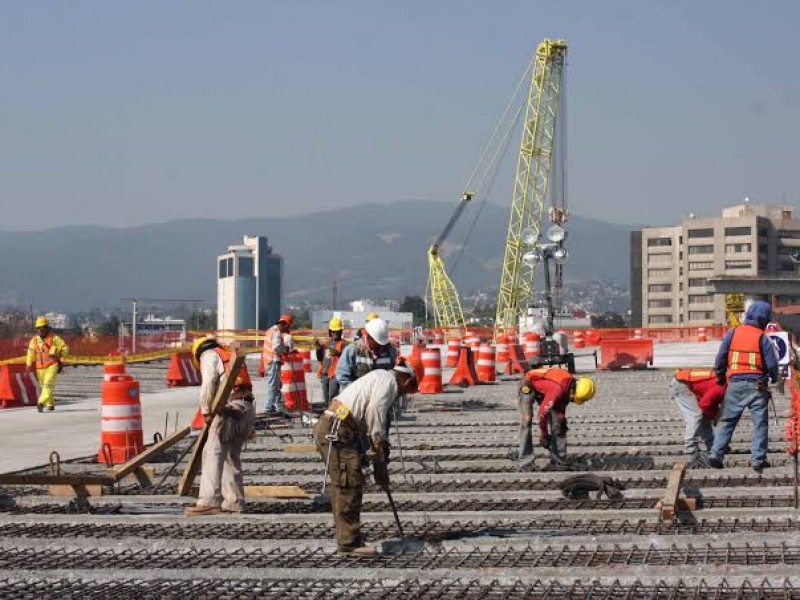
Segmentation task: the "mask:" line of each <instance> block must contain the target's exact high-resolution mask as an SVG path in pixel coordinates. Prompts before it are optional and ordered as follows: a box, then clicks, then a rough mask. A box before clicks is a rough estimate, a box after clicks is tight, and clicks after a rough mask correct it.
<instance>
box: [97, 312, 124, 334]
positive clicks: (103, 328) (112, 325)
mask: <svg viewBox="0 0 800 600" xmlns="http://www.w3.org/2000/svg"><path fill="white" fill-rule="evenodd" d="M118 333H119V318H118V317H116V316H114V315H112V316H111V318H110V319H108V321H106V322H105V323H101V324H100V325H98V326H97V335H117V334H118Z"/></svg>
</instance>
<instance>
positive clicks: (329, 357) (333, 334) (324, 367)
mask: <svg viewBox="0 0 800 600" xmlns="http://www.w3.org/2000/svg"><path fill="white" fill-rule="evenodd" d="M343 333H344V326H343V325H342V320H341V319H340V318H339V317H333V318H332V319H331V320H330V322H329V323H328V342H327V343H326V344H325V345H323V344H321V343H320V342H319V340H315V342H314V346H315V348H316V353H317V362H318V363H319V367H318V369H317V377H318V378H319V380H320V383H321V384H322V397H323V399H324V401H325V408H327V407H328V406H329V405H330V403H331V399H333V398H335V397H336V396H337V395H338V394H339V380H338V379H336V367H337V366H338V365H339V357H340V356H341V355H342V350H344V347H345V346H346V345H347V342H346V341H345V340H344V338H343V337H342V334H343Z"/></svg>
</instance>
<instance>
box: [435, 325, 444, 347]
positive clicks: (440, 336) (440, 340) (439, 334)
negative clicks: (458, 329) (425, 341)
mask: <svg viewBox="0 0 800 600" xmlns="http://www.w3.org/2000/svg"><path fill="white" fill-rule="evenodd" d="M433 343H434V344H436V345H437V346H441V345H442V344H444V332H443V331H442V330H441V329H436V330H435V331H434V332H433Z"/></svg>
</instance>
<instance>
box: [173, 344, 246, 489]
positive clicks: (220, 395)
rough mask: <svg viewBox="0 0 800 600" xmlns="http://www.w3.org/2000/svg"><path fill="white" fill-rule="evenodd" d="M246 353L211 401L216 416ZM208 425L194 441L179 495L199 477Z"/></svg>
mask: <svg viewBox="0 0 800 600" xmlns="http://www.w3.org/2000/svg"><path fill="white" fill-rule="evenodd" d="M244 360H245V355H244V354H238V353H237V355H236V359H235V360H234V361H233V365H231V374H230V376H229V377H227V378H225V377H224V376H223V380H224V383H223V384H222V385H221V386H219V388H218V389H217V395H216V396H214V400H212V401H211V412H210V414H212V415H214V417H216V416H217V415H218V414H219V413H220V412H222V409H223V408H225V403H226V402H227V401H228V398H229V397H230V395H231V392H232V391H233V384H234V383H236V378H237V377H239V371H240V370H241V368H242V365H243V364H244ZM208 427H209V426H208V425H205V426H204V427H203V430H202V431H201V432H200V435H198V436H197V441H195V443H194V448H193V449H192V455H191V457H190V458H189V463H188V464H187V465H186V470H185V471H184V472H183V477H181V481H180V483H179V484H178V495H179V496H187V495H188V494H189V492H190V491H191V489H192V484H193V483H194V478H195V477H197V472H198V471H199V470H200V461H201V459H202V457H203V447H204V446H205V445H206V440H208Z"/></svg>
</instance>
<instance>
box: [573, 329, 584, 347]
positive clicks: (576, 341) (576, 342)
mask: <svg viewBox="0 0 800 600" xmlns="http://www.w3.org/2000/svg"><path fill="white" fill-rule="evenodd" d="M572 345H573V346H574V347H575V348H577V349H579V350H580V349H581V348H586V338H584V336H583V332H582V331H576V332H575V335H573V336H572Z"/></svg>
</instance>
